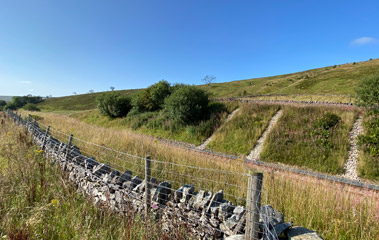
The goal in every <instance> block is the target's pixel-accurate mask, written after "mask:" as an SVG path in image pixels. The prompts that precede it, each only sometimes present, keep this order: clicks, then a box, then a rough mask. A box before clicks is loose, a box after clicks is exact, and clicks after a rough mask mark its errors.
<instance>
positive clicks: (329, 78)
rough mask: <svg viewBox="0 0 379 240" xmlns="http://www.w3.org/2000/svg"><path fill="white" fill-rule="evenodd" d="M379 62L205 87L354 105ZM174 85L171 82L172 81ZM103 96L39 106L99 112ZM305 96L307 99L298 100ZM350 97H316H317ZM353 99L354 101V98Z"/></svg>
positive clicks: (220, 93)
mask: <svg viewBox="0 0 379 240" xmlns="http://www.w3.org/2000/svg"><path fill="white" fill-rule="evenodd" d="M378 67H379V59H374V60H371V61H365V62H357V63H348V64H342V65H335V66H329V67H324V68H317V69H311V70H308V71H304V72H297V73H291V74H285V75H279V76H272V77H264V78H251V79H246V80H239V81H232V82H225V83H213V84H211V85H210V87H209V86H208V85H201V86H200V87H201V88H203V89H205V90H209V91H210V93H211V96H212V97H214V98H225V97H244V96H248V95H254V94H287V95H290V96H289V97H259V99H262V98H263V99H265V98H270V99H276V98H284V99H286V100H287V99H294V98H295V99H299V100H307V101H309V100H313V101H315V100H322V101H325V100H328V101H335V102H350V101H351V102H354V95H355V90H354V89H355V88H356V87H357V86H358V85H359V82H360V80H361V79H362V78H364V77H365V76H368V75H370V74H372V73H375V72H377V71H378V70H377V69H378ZM169 81H170V79H169ZM137 91H138V90H122V91H120V92H121V93H122V94H126V95H132V94H134V93H135V92H137ZM98 94H99V93H93V94H82V95H75V96H67V97H60V98H50V99H47V100H46V101H44V102H43V103H40V104H39V108H41V110H42V111H75V110H89V109H94V108H96V97H97V96H98ZM294 94H303V95H304V96H294ZM318 94H321V95H348V96H326V97H325V96H324V97H323V96H315V95H318ZM350 96H352V98H350Z"/></svg>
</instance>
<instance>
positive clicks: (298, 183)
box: [23, 112, 379, 240]
mask: <svg viewBox="0 0 379 240" xmlns="http://www.w3.org/2000/svg"><path fill="white" fill-rule="evenodd" d="M23 114H25V115H26V114H27V112H23ZM37 114H39V115H41V116H42V117H43V120H41V121H42V122H43V123H44V124H45V125H51V126H53V127H55V128H56V129H58V130H60V131H62V132H65V133H66V134H71V133H72V134H74V136H76V137H79V138H81V139H84V140H86V141H91V142H93V143H96V144H98V145H104V146H109V147H111V148H113V149H116V150H122V151H126V152H128V153H131V154H134V155H138V156H145V155H151V156H152V157H153V158H154V159H158V160H160V161H162V162H167V163H174V164H178V165H177V166H176V165H171V164H166V165H165V166H167V168H164V166H157V163H153V165H152V167H153V174H152V176H153V177H158V178H160V177H161V178H165V179H167V180H169V181H171V183H173V187H177V186H178V185H180V184H195V186H196V189H203V190H210V191H213V192H214V191H218V190H220V189H222V190H224V193H225V196H226V197H225V198H227V199H229V200H233V199H232V198H231V196H235V197H236V198H238V199H240V198H244V197H246V187H245V186H247V181H246V180H247V179H246V178H244V177H240V176H239V175H233V174H224V173H222V172H211V171H199V170H197V169H192V170H191V169H190V168H186V167H182V166H180V165H191V166H197V167H202V168H211V169H214V170H222V171H228V172H229V171H232V172H239V173H244V172H247V170H248V169H251V168H252V167H251V166H249V165H246V164H244V163H242V162H239V161H220V160H219V159H217V158H213V157H210V156H203V155H201V154H197V153H194V152H189V151H186V150H183V149H179V148H175V147H172V146H169V145H166V144H161V143H159V142H152V141H151V140H147V139H146V138H143V137H142V136H137V135H135V134H133V133H131V132H129V131H125V130H119V131H116V130H112V129H106V128H102V127H99V126H94V125H89V124H87V123H84V122H81V121H79V120H77V119H73V118H70V117H67V116H62V115H56V114H51V113H37ZM63 137H66V136H63ZM76 142H77V141H76V140H75V139H74V143H76ZM80 147H81V146H80ZM88 151H90V148H88ZM91 153H93V156H95V157H96V159H97V160H99V161H102V160H103V159H105V158H107V155H108V153H107V151H104V150H103V149H97V150H96V149H94V150H92V152H91ZM107 161H109V162H110V163H114V166H119V165H121V164H122V162H119V161H117V159H116V158H115V157H112V156H110V157H108V158H107ZM141 161H142V160H141ZM158 168H159V171H158ZM120 170H123V169H120ZM172 172H174V173H175V172H176V173H175V174H171V173H172ZM210 180H211V181H210ZM226 183H227V184H226ZM237 186H239V187H237ZM263 189H264V191H263V195H262V201H263V203H262V204H271V205H272V206H273V207H274V208H275V209H278V210H280V211H282V212H284V213H285V215H286V220H288V221H293V223H294V224H296V225H300V226H304V227H307V228H310V229H314V230H316V231H318V232H319V233H320V234H321V235H322V236H323V237H324V239H341V240H342V239H377V238H378V237H379V233H378V230H377V229H378V227H379V226H378V221H377V219H378V218H379V211H378V206H379V205H378V196H377V195H375V194H374V195H373V193H371V194H367V195H362V194H360V193H355V192H354V191H351V190H352V189H349V188H348V187H345V188H341V187H340V186H338V185H334V184H330V183H329V182H328V183H326V184H323V182H319V181H315V179H313V178H306V177H305V178H301V179H299V178H298V177H294V176H291V175H289V174H279V173H272V172H271V171H267V172H264V186H263ZM239 204H243V201H240V202H239Z"/></svg>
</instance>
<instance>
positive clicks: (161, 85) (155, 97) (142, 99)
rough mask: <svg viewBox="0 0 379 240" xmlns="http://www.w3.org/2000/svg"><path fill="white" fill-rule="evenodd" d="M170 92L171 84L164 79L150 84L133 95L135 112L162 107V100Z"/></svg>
mask: <svg viewBox="0 0 379 240" xmlns="http://www.w3.org/2000/svg"><path fill="white" fill-rule="evenodd" d="M170 94H171V86H170V84H169V83H168V82H167V81H165V80H162V81H159V82H158V83H156V84H153V85H151V86H150V87H148V88H146V89H145V90H143V91H142V92H139V93H137V94H136V95H134V97H133V101H132V105H133V108H134V109H135V110H133V111H135V112H146V111H156V110H159V109H162V108H163V104H164V100H165V98H166V97H167V96H169V95H170Z"/></svg>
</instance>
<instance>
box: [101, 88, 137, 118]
mask: <svg viewBox="0 0 379 240" xmlns="http://www.w3.org/2000/svg"><path fill="white" fill-rule="evenodd" d="M96 100H97V107H98V109H99V111H100V113H101V114H103V115H105V116H109V117H112V118H116V117H124V116H126V115H127V114H128V112H129V111H130V109H131V108H132V105H131V103H130V98H129V97H126V96H121V94H120V93H118V92H105V93H102V94H101V95H100V96H98V97H97V99H96Z"/></svg>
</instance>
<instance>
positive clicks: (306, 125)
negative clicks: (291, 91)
mask: <svg viewBox="0 0 379 240" xmlns="http://www.w3.org/2000/svg"><path fill="white" fill-rule="evenodd" d="M330 114H335V115H337V116H338V117H340V120H339V121H338V123H337V124H336V125H335V126H331V127H329V126H327V124H328V121H329V120H328V118H327V116H329V115H330ZM355 118H356V112H354V111H345V110H341V109H339V108H335V107H289V106H287V107H284V108H283V116H282V117H281V118H280V119H279V121H278V123H277V125H276V127H275V128H274V129H273V130H272V131H271V133H270V134H269V136H268V139H267V141H266V142H265V144H264V149H263V152H262V153H261V159H262V160H263V161H268V162H281V163H285V164H290V165H297V166H304V167H308V168H311V169H314V170H317V171H321V172H326V173H333V174H340V173H343V165H344V163H345V161H346V159H347V152H348V148H349V132H350V130H351V128H352V126H353V124H354V120H355ZM325 124H326V125H325Z"/></svg>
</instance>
